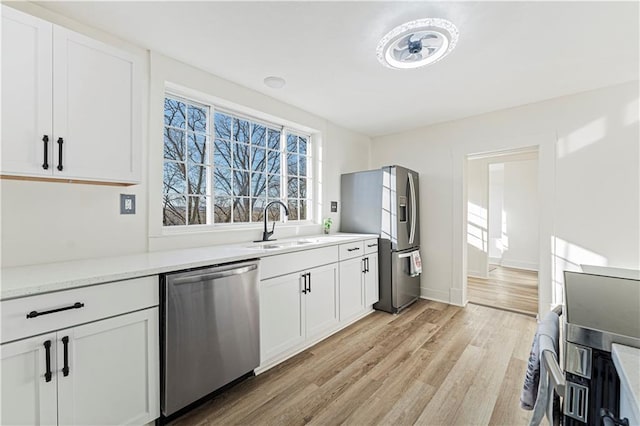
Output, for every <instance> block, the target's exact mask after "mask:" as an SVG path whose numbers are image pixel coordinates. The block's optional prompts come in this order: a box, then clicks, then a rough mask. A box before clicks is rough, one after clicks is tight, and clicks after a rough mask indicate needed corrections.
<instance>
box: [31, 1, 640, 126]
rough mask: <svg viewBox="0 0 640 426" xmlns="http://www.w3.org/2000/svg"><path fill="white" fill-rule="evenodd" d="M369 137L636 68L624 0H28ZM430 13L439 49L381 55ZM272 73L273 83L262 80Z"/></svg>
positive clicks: (630, 15)
mask: <svg viewBox="0 0 640 426" xmlns="http://www.w3.org/2000/svg"><path fill="white" fill-rule="evenodd" d="M39 4H40V5H41V6H43V7H45V8H48V9H50V10H53V11H56V12H59V13H61V14H64V15H66V16H68V17H71V18H73V19H76V20H78V21H81V22H84V23H86V24H88V25H90V26H93V27H97V28H100V29H102V30H104V31H106V32H109V33H111V34H114V35H116V36H119V37H121V38H123V39H125V40H129V41H132V42H134V43H135V44H138V45H140V46H143V47H146V48H149V49H152V50H155V51H158V52H160V53H162V54H165V55H167V56H171V57H173V58H176V59H178V60H181V61H183V62H186V63H189V64H192V65H194V66H197V67H199V68H202V69H205V70H208V71H210V72H211V73H213V74H215V75H218V76H220V77H223V78H225V79H228V80H231V81H233V82H236V83H239V84H241V85H243V86H246V87H250V88H252V89H254V90H257V91H259V92H262V93H265V94H267V95H269V96H272V97H274V98H276V99H279V100H282V101H284V102H287V103H289V104H292V105H295V106H297V107H299V108H302V109H304V110H307V111H309V112H312V113H315V114H317V115H319V116H322V117H325V118H327V119H329V120H330V121H332V122H334V123H336V124H339V125H341V126H344V127H346V128H349V129H352V130H356V131H359V132H361V133H363V134H366V135H369V136H377V135H384V134H390V133H395V132H400V131H404V130H408V129H413V128H417V127H422V126H425V125H429V124H433V123H437V122H442V121H448V120H454V119H458V118H462V117H467V116H471V115H477V114H481V113H485V112H489V111H494V110H498V109H503V108H508V107H512V106H517V105H523V104H527V103H532V102H536V101H540V100H544V99H549V98H553V97H558V96H562V95H567V94H571V93H576V92H580V91H584V90H590V89H594V88H598V87H604V86H609V85H613V84H618V83H622V82H625V81H629V80H635V79H638V77H639V76H638V73H639V71H638V62H639V50H640V49H639V29H638V27H639V24H638V21H639V3H638V2H635V1H634V2H625V3H622V2H621V3H614V2H608V1H607V2H397V1H387V2H156V1H147V2H41V3H39ZM426 17H437V18H445V19H448V20H450V21H452V22H453V23H454V24H455V25H456V26H457V27H458V29H459V31H460V39H459V42H458V46H457V48H456V49H455V50H454V51H453V52H452V53H451V54H450V55H449V56H448V57H447V58H445V59H443V60H442V61H440V62H438V63H436V64H434V65H432V66H428V67H426V68H418V69H415V70H392V69H388V68H385V67H383V66H382V65H381V64H380V63H378V60H377V58H376V55H375V49H376V45H377V43H378V41H379V40H380V38H381V37H382V36H383V35H384V34H386V33H387V32H388V31H389V30H391V29H392V28H394V27H395V26H397V25H399V24H402V23H404V22H406V21H410V20H414V19H419V18H426ZM270 75H276V76H282V77H284V78H285V79H286V80H287V85H286V86H285V87H284V88H283V89H280V90H275V89H270V88H267V87H265V86H264V84H263V82H262V81H263V79H264V77H266V76H270Z"/></svg>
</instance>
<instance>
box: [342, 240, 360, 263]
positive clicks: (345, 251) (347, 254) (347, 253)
mask: <svg viewBox="0 0 640 426" xmlns="http://www.w3.org/2000/svg"><path fill="white" fill-rule="evenodd" d="M363 254H364V241H356V242H354V243H348V244H340V260H345V259H351V258H353V257H360V256H362V255H363Z"/></svg>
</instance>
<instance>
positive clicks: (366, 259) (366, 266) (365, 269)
mask: <svg viewBox="0 0 640 426" xmlns="http://www.w3.org/2000/svg"><path fill="white" fill-rule="evenodd" d="M364 264H365V267H364V271H365V272H369V258H368V257H365V258H364Z"/></svg>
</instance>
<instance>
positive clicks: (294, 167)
mask: <svg viewBox="0 0 640 426" xmlns="http://www.w3.org/2000/svg"><path fill="white" fill-rule="evenodd" d="M287 174H288V175H297V174H298V156H297V155H296V154H287Z"/></svg>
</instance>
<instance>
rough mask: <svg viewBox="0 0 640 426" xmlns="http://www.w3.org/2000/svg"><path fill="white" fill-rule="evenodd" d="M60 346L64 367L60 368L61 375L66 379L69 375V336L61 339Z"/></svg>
mask: <svg viewBox="0 0 640 426" xmlns="http://www.w3.org/2000/svg"><path fill="white" fill-rule="evenodd" d="M62 346H64V366H63V367H62V375H63V376H64V377H67V376H68V375H69V336H64V337H63V338H62Z"/></svg>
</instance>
